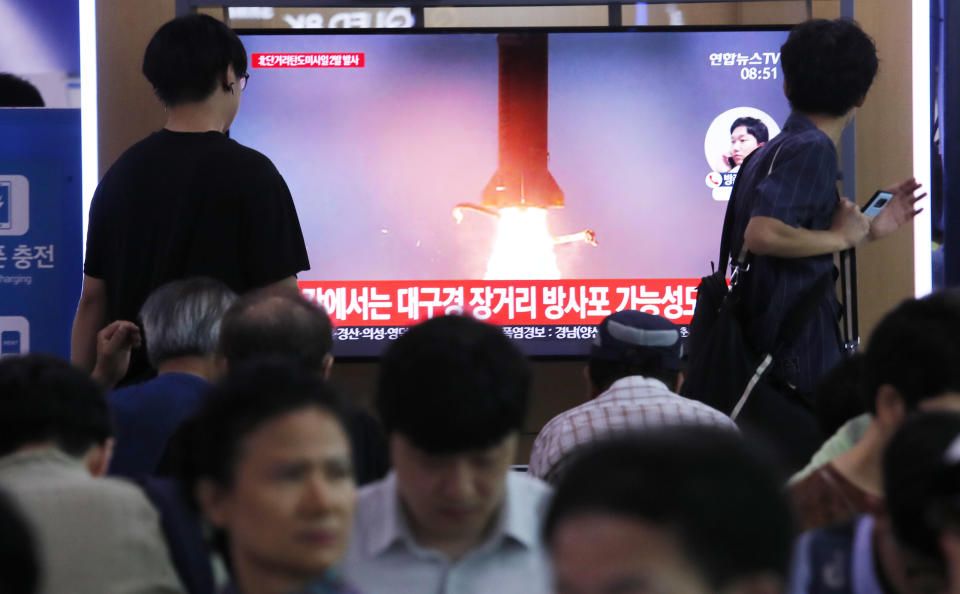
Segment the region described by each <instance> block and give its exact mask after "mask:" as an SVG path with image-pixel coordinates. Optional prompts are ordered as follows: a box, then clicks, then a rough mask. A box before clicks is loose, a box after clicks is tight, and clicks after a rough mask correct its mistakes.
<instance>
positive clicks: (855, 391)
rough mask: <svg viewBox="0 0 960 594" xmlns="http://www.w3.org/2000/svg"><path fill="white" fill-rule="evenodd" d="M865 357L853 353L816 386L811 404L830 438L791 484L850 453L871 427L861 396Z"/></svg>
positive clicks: (796, 474) (795, 474) (795, 475)
mask: <svg viewBox="0 0 960 594" xmlns="http://www.w3.org/2000/svg"><path fill="white" fill-rule="evenodd" d="M863 369H864V355H863V353H862V352H860V353H855V354H853V355H851V356H849V357H847V358H845V359H843V360H842V361H841V362H840V363H839V364H837V365H836V366H835V367H834V368H833V369H831V370H830V371H829V372H828V373H827V375H826V376H825V377H824V378H823V380H822V381H821V382H820V385H819V386H817V389H816V391H815V392H814V395H813V404H814V408H815V410H816V413H817V421H819V423H820V430H821V431H822V433H823V434H824V435H829V436H830V438H829V439H827V440H826V441H825V442H824V443H823V444H822V445H821V446H820V449H818V450H817V451H816V453H815V454H814V455H813V457H812V458H811V459H810V462H809V463H808V464H807V465H806V466H805V467H804V468H803V469H802V470H800V471H798V472H796V473H794V475H793V476H792V477H790V484H791V485H792V484H794V483H798V482H800V481H802V480H803V479H805V478H807V477H808V476H810V474H811V473H812V472H813V471H815V470H817V469H818V468H820V467H821V466H823V465H824V464H826V463H828V462H830V461H831V460H833V459H834V458H836V457H837V456H838V455H840V454H842V453H843V452H845V451H847V450H849V449H850V448H852V447H853V444H855V443H857V442H858V441H860V438H862V437H863V434H864V433H865V432H866V429H867V426H868V425H869V424H870V413H867V412H864V411H866V409H867V407H866V404H865V402H864V401H865V399H864V397H863V395H862V394H861V392H863Z"/></svg>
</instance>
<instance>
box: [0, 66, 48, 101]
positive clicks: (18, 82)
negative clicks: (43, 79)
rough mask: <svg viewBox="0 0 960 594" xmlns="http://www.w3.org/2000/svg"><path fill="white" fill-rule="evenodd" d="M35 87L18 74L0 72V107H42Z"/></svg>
mask: <svg viewBox="0 0 960 594" xmlns="http://www.w3.org/2000/svg"><path fill="white" fill-rule="evenodd" d="M44 105H45V104H44V102H43V96H41V95H40V91H38V90H37V87H35V86H33V85H32V84H30V82H29V81H26V80H24V79H22V78H20V77H19V76H16V75H14V74H9V73H7V72H3V73H0V107H44Z"/></svg>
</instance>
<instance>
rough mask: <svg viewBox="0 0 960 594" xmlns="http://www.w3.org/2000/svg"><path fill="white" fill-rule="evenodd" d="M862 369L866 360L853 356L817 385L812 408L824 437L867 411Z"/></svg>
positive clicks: (859, 356) (861, 354) (841, 362)
mask: <svg viewBox="0 0 960 594" xmlns="http://www.w3.org/2000/svg"><path fill="white" fill-rule="evenodd" d="M864 369H865V357H864V355H863V353H856V354H854V355H852V356H850V357H846V358H844V359H843V360H841V361H840V362H839V363H837V364H836V365H835V366H834V367H833V369H831V370H830V371H828V372H827V374H826V375H825V376H824V377H823V379H822V380H821V381H820V383H819V384H818V385H817V388H816V391H815V392H814V396H813V406H814V412H815V413H816V415H817V421H818V422H819V423H820V429H821V430H822V431H823V434H824V435H833V434H834V433H836V432H837V430H838V429H840V427H842V426H843V425H844V424H845V423H846V422H847V421H849V420H850V419H852V418H854V417H857V416H860V415H862V414H863V413H865V412H867V409H866V407H865V406H864V402H865V400H864V396H863V374H864ZM874 396H875V395H874Z"/></svg>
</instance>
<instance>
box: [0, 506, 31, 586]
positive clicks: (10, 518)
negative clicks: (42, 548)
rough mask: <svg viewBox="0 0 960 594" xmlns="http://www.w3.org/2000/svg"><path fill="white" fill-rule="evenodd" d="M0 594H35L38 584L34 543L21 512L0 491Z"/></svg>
mask: <svg viewBox="0 0 960 594" xmlns="http://www.w3.org/2000/svg"><path fill="white" fill-rule="evenodd" d="M0 559H3V563H0V592H3V594H34V593H35V592H37V585H38V584H39V582H40V567H39V563H38V562H37V549H36V542H35V540H34V538H33V533H32V532H31V531H30V526H29V525H28V524H27V522H26V520H25V519H24V518H23V516H22V514H21V513H20V510H19V509H17V507H16V506H15V505H14V504H13V501H11V500H10V498H9V497H7V496H6V495H5V494H4V493H3V492H2V491H0Z"/></svg>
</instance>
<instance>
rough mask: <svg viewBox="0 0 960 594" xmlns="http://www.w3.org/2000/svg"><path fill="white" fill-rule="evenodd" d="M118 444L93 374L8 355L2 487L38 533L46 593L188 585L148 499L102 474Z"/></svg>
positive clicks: (0, 435)
mask: <svg viewBox="0 0 960 594" xmlns="http://www.w3.org/2000/svg"><path fill="white" fill-rule="evenodd" d="M112 447H113V446H112V440H111V438H110V412H109V409H108V407H107V401H106V399H105V398H104V397H103V394H102V393H101V391H100V388H99V387H98V386H97V385H96V384H95V383H94V381H93V380H91V379H90V377H89V376H88V375H87V374H86V373H85V372H83V371H80V370H79V369H76V368H74V367H72V366H70V364H69V363H67V362H65V361H61V360H60V359H57V358H55V357H51V356H48V355H39V354H33V355H26V356H23V357H8V358H5V359H2V360H0V489H4V490H6V491H7V492H8V493H9V494H10V495H11V496H12V497H13V498H14V500H15V501H16V503H17V504H18V505H19V507H20V509H21V510H22V511H23V513H24V515H25V516H26V518H27V520H28V521H29V522H30V524H31V526H32V528H33V530H34V533H35V536H36V539H37V543H38V550H39V553H40V558H41V575H42V585H41V589H40V592H41V593H43V594H61V593H63V592H69V593H71V594H104V593H105V592H124V593H129V594H134V593H144V594H145V593H151V594H161V593H171V594H173V593H180V592H182V591H183V590H182V588H181V585H180V583H179V580H178V579H177V576H176V574H175V573H174V568H173V566H172V564H171V561H170V555H169V553H168V551H167V548H166V545H165V544H164V542H163V537H162V535H161V533H160V527H159V524H158V518H157V512H156V511H155V510H154V509H153V507H152V506H151V505H150V503H149V501H147V499H146V497H145V496H144V495H143V493H142V492H141V491H140V490H139V489H137V488H136V487H135V486H133V485H131V484H129V483H126V482H124V481H119V480H116V479H112V478H100V477H101V476H102V475H103V474H104V473H105V472H106V469H107V465H108V463H109V459H110V450H111V448H112ZM7 561H9V559H7Z"/></svg>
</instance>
